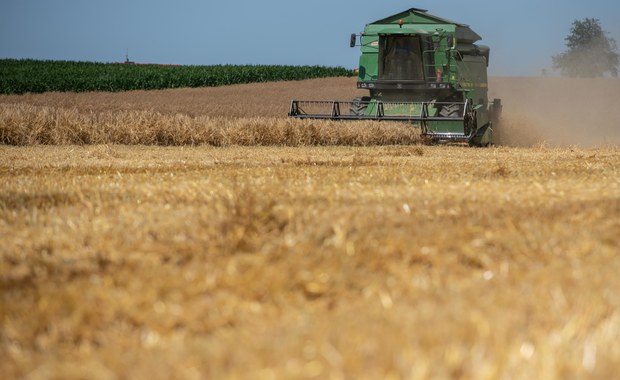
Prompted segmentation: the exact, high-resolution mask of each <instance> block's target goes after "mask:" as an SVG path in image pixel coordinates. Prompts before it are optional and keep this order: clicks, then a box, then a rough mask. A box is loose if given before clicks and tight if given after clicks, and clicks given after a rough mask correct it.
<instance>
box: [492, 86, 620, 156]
mask: <svg viewBox="0 0 620 380" xmlns="http://www.w3.org/2000/svg"><path fill="white" fill-rule="evenodd" d="M489 89H490V91H489V98H491V99H492V98H501V99H502V103H503V105H504V108H503V116H502V121H501V124H500V128H501V130H500V132H501V138H502V142H503V143H504V144H506V145H509V146H533V145H538V144H547V145H549V146H568V145H576V146H581V147H596V146H605V145H617V144H620V80H618V79H605V78H598V79H575V78H548V77H540V78H536V77H492V78H490V80H489Z"/></svg>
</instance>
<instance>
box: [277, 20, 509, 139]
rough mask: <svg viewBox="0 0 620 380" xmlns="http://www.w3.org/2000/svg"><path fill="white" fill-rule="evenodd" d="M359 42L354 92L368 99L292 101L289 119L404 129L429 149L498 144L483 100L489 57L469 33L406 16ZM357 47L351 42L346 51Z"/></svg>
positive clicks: (493, 114)
mask: <svg viewBox="0 0 620 380" xmlns="http://www.w3.org/2000/svg"><path fill="white" fill-rule="evenodd" d="M359 37H360V38H359V39H360V45H361V51H362V55H361V57H360V64H359V76H358V80H357V88H359V89H367V90H368V91H369V92H370V94H369V95H370V96H364V97H359V98H355V99H353V101H308V100H293V101H292V102H291V109H290V111H289V116H290V117H295V118H299V119H327V120H393V121H403V122H409V123H411V124H412V125H413V126H414V127H418V128H420V129H421V134H422V136H424V137H425V138H427V139H428V140H430V142H432V143H454V142H460V143H468V144H469V145H471V146H488V145H489V144H491V143H498V141H499V136H498V131H497V127H496V126H497V119H498V117H499V115H500V113H501V109H502V104H501V100H500V99H494V100H493V102H489V101H488V99H487V90H488V82H487V67H488V65H489V53H490V49H489V48H488V47H486V46H483V45H476V44H475V42H476V41H479V40H480V39H481V37H480V36H479V35H478V34H476V33H475V32H474V31H473V30H472V29H470V28H469V26H468V25H464V24H461V23H457V22H454V21H449V20H446V19H443V18H440V17H437V16H433V15H431V14H429V13H427V11H426V10H424V9H417V8H411V9H409V10H406V11H404V12H401V13H398V14H396V15H394V16H390V17H388V18H385V19H382V20H379V21H375V22H373V23H371V24H368V25H366V27H365V29H364V32H363V33H362V34H361V35H360V36H359ZM357 40H358V35H356V34H353V35H351V47H355V46H358V45H357ZM347 108H348V109H349V113H348V114H346V113H345V114H343V113H342V112H341V110H342V109H344V110H346V109H347ZM494 124H495V131H494ZM494 132H495V136H493V135H494Z"/></svg>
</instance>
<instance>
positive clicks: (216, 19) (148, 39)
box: [0, 0, 620, 75]
mask: <svg viewBox="0 0 620 380" xmlns="http://www.w3.org/2000/svg"><path fill="white" fill-rule="evenodd" d="M411 7H417V8H424V9H428V10H429V11H430V13H432V14H435V15H438V16H441V17H445V18H448V19H453V20H456V21H460V22H463V23H466V24H469V25H471V26H472V28H473V29H474V30H475V31H476V32H477V33H478V34H480V35H481V36H482V37H483V41H482V43H484V44H486V45H489V46H490V47H491V54H492V55H491V67H490V72H491V74H494V75H538V74H539V73H540V72H541V70H542V69H543V68H549V67H550V66H551V59H550V57H551V56H552V55H554V54H557V53H560V52H562V51H564V38H565V37H566V35H567V34H568V32H569V30H570V26H571V23H572V22H573V21H574V20H575V19H581V18H584V17H594V18H598V19H600V20H601V23H602V25H603V28H604V29H605V30H606V31H608V32H609V33H610V36H612V37H614V38H615V39H616V40H618V41H619V42H620V1H617V0H590V1H584V0H520V1H509V0H471V1H463V0H443V1H437V0H425V1H399V0H391V1H385V0H374V1H370V0H356V1H353V0H315V1H300V2H298V1H291V0H271V1H269V0H265V1H256V0H228V1H221V2H220V1H218V2H214V1H211V0H206V1H199V0H176V1H164V0H105V1H102V0H99V1H95V0H53V1H52V0H2V1H0V58H36V59H55V60H58V59H62V60H80V61H98V62H118V61H123V60H124V59H125V51H126V49H129V56H130V59H132V60H134V61H137V62H144V63H175V64H192V65H202V64H292V65H306V64H308V65H315V64H318V65H327V66H344V67H350V68H354V67H356V66H357V60H358V54H359V50H358V49H351V48H349V47H348V41H349V35H350V34H351V33H353V32H357V33H359V32H361V31H362V30H363V27H364V25H365V24H366V23H369V22H372V21H374V20H377V19H380V18H383V17H386V16H390V15H392V14H395V13H398V12H400V11H402V10H405V9H408V8H411Z"/></svg>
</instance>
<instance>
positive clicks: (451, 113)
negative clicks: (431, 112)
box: [439, 104, 460, 117]
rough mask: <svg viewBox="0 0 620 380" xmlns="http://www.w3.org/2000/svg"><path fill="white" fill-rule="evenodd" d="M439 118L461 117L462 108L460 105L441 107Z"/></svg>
mask: <svg viewBox="0 0 620 380" xmlns="http://www.w3.org/2000/svg"><path fill="white" fill-rule="evenodd" d="M439 116H441V117H459V116H460V106H459V105H458V104H445V105H443V106H441V110H439Z"/></svg>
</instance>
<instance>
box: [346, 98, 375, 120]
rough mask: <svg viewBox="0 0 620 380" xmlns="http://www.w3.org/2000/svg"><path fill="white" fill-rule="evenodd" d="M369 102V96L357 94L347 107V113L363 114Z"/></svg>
mask: <svg viewBox="0 0 620 380" xmlns="http://www.w3.org/2000/svg"><path fill="white" fill-rule="evenodd" d="M369 102H370V97H369V96H359V97H357V98H355V99H353V101H352V102H351V108H349V114H350V115H353V116H364V113H366V108H368V103H369Z"/></svg>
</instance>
